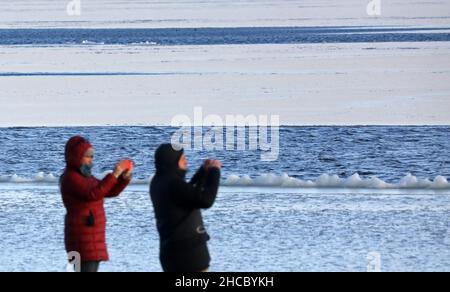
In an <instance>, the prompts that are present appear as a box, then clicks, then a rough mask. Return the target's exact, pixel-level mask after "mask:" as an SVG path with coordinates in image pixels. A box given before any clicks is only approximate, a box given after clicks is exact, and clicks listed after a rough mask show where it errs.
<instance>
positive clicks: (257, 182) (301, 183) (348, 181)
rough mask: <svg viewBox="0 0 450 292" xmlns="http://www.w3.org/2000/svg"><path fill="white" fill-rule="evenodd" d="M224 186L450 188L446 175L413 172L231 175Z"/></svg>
mask: <svg viewBox="0 0 450 292" xmlns="http://www.w3.org/2000/svg"><path fill="white" fill-rule="evenodd" d="M222 185H224V186H258V187H260V186H270V187H291V188H363V189H366V188H369V189H450V184H449V182H448V180H447V178H446V177H444V176H437V177H436V178H435V179H434V180H433V181H431V180H429V179H419V178H417V177H415V176H413V175H412V174H407V175H406V176H405V177H403V178H402V179H401V180H400V181H399V182H398V183H388V182H385V181H383V180H381V179H379V178H377V177H372V178H368V179H364V178H361V177H360V176H359V174H357V173H355V174H354V175H352V176H350V177H348V178H341V177H339V176H337V175H328V174H322V175H321V176H319V177H318V178H317V179H316V180H302V179H298V178H294V177H291V176H289V175H288V174H283V175H281V176H279V175H275V174H262V175H260V176H258V177H256V178H251V177H250V176H248V175H244V176H238V175H230V176H228V178H227V179H226V180H225V182H224V183H223V184H222Z"/></svg>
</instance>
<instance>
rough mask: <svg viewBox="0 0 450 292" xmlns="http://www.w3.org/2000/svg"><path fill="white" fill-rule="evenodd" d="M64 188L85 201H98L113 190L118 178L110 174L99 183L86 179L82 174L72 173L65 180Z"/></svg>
mask: <svg viewBox="0 0 450 292" xmlns="http://www.w3.org/2000/svg"><path fill="white" fill-rule="evenodd" d="M64 183H65V186H64V189H67V190H69V192H70V193H71V194H72V195H73V196H76V197H77V198H78V199H80V200H84V201H98V200H101V199H103V198H104V197H106V196H107V195H108V193H110V192H111V190H112V189H113V188H114V186H115V185H116V184H117V179H116V178H115V177H114V175H112V174H108V175H107V176H106V177H105V178H104V179H103V180H101V181H98V184H95V185H94V184H93V183H92V181H89V180H86V178H84V177H82V176H81V175H71V176H70V177H68V178H67V179H65V180H64Z"/></svg>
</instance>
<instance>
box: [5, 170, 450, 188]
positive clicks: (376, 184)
mask: <svg viewBox="0 0 450 292" xmlns="http://www.w3.org/2000/svg"><path fill="white" fill-rule="evenodd" d="M108 173H110V172H105V173H103V174H100V175H98V177H99V178H102V177H104V176H106V175H107V174H108ZM150 180H151V176H150V177H148V178H146V179H141V178H134V179H133V181H132V184H133V185H143V184H149V183H150ZM58 181H59V176H58V175H54V174H52V173H49V174H46V173H43V172H39V173H38V174H36V175H35V176H34V177H22V176H18V175H17V174H14V175H9V176H4V175H0V183H10V184H23V183H50V184H55V183H58ZM221 185H222V186H229V187H233V186H238V187H281V188H318V189H320V188H351V189H433V190H448V189H450V183H449V182H448V180H447V178H446V177H444V176H441V175H439V176H436V177H435V178H434V180H429V179H420V178H417V177H416V176H413V175H412V174H407V175H406V176H404V177H403V178H402V179H400V180H399V181H398V182H397V183H389V182H385V181H383V180H381V179H379V178H377V177H375V176H374V177H371V178H361V176H360V175H359V174H358V173H355V174H353V175H352V176H350V177H347V178H341V177H339V176H337V175H329V174H322V175H321V176H319V177H318V178H317V179H315V180H302V179H299V178H295V177H292V176H289V175H288V174H286V173H285V174H283V175H276V174H261V175H259V176H256V177H253V178H252V177H250V176H249V175H236V174H232V175H229V176H228V177H226V178H225V179H224V180H223V181H222V184H221Z"/></svg>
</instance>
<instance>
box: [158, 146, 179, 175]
mask: <svg viewBox="0 0 450 292" xmlns="http://www.w3.org/2000/svg"><path fill="white" fill-rule="evenodd" d="M183 153H184V150H183V149H182V148H181V149H180V150H175V149H174V147H172V144H162V145H161V146H159V147H158V149H157V150H156V152H155V168H156V173H157V174H167V173H172V174H178V175H181V176H185V175H186V171H184V170H181V169H180V168H179V167H178V162H179V161H180V158H181V156H182V155H183Z"/></svg>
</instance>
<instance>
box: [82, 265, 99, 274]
mask: <svg viewBox="0 0 450 292" xmlns="http://www.w3.org/2000/svg"><path fill="white" fill-rule="evenodd" d="M99 266H100V262H81V272H82V273H96V272H98V267H99Z"/></svg>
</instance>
